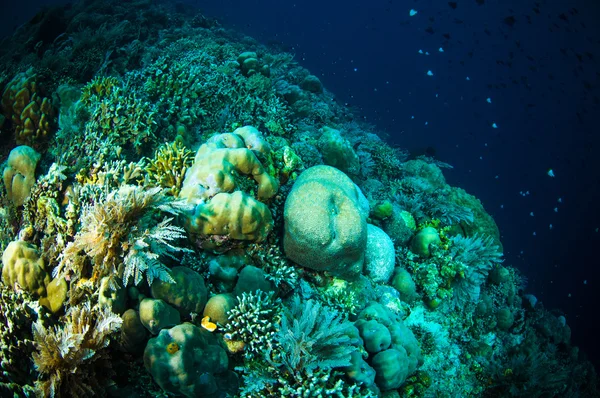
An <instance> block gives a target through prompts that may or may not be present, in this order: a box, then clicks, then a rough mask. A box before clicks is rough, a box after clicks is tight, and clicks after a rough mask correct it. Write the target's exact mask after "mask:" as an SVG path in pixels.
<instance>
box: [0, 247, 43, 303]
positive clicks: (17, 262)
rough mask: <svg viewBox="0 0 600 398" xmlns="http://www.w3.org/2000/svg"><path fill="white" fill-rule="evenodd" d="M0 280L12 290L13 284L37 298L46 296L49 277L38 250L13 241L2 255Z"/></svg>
mask: <svg viewBox="0 0 600 398" xmlns="http://www.w3.org/2000/svg"><path fill="white" fill-rule="evenodd" d="M2 280H3V281H4V283H5V284H6V285H8V286H10V287H12V288H14V286H15V284H18V285H19V287H20V288H21V289H23V290H25V291H27V292H29V293H32V294H35V295H37V296H38V297H45V296H46V285H48V283H50V275H48V273H47V272H46V269H45V265H44V260H43V259H42V257H41V256H40V253H39V251H38V249H37V248H36V247H35V246H34V245H32V244H30V243H27V242H24V241H20V240H17V241H13V242H10V243H9V244H8V246H7V247H6V249H5V250H4V253H2Z"/></svg>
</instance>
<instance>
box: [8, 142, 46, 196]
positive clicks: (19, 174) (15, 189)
mask: <svg viewBox="0 0 600 398" xmlns="http://www.w3.org/2000/svg"><path fill="white" fill-rule="evenodd" d="M40 157H41V155H40V154H39V153H37V152H36V151H35V149H33V148H31V147H28V146H26V145H21V146H18V147H16V148H14V149H13V150H12V151H10V154H9V155H8V161H7V167H6V168H5V169H4V173H3V178H4V186H6V191H7V195H8V199H10V200H11V201H12V202H13V204H14V205H15V206H17V207H18V206H22V205H23V203H25V200H26V199H27V198H28V197H29V194H30V193H31V190H32V189H33V185H34V184H35V168H36V167H37V164H38V162H39V160H40Z"/></svg>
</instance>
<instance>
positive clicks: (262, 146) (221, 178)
mask: <svg viewBox="0 0 600 398" xmlns="http://www.w3.org/2000/svg"><path fill="white" fill-rule="evenodd" d="M236 131H238V132H240V133H241V134H242V135H239V134H237V133H235V134H234V133H226V134H219V135H217V136H214V137H212V138H211V139H209V140H208V141H207V142H206V143H205V144H203V145H202V146H200V148H199V149H198V152H197V153H196V157H195V159H194V164H193V165H192V167H191V168H190V169H189V170H188V172H187V174H186V176H185V180H184V182H183V187H182V189H181V193H180V197H182V198H185V199H187V200H188V201H189V202H191V203H195V204H197V203H199V202H200V201H202V200H205V199H208V198H210V197H212V196H214V195H215V194H216V193H218V192H232V191H235V190H237V189H240V187H241V186H243V185H244V183H243V177H242V176H241V175H244V176H249V177H252V178H253V179H254V180H255V181H256V182H257V183H258V190H257V198H258V199H259V200H268V199H270V198H272V197H273V196H275V194H276V193H277V190H278V189H279V181H278V180H277V179H276V178H274V177H272V176H271V175H270V174H269V173H268V171H267V169H266V168H265V167H264V165H263V163H261V161H260V160H259V158H258V157H257V154H258V155H259V156H261V157H263V158H264V157H268V155H269V154H270V151H271V150H270V148H269V146H268V144H267V142H266V141H264V140H263V139H262V137H260V133H259V132H258V130H256V129H253V128H250V127H246V128H243V130H240V129H238V130H236ZM244 136H245V137H246V138H247V139H248V141H247V142H246V141H245V139H244ZM240 174H241V175H240Z"/></svg>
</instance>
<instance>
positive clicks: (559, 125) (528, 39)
mask: <svg viewBox="0 0 600 398" xmlns="http://www.w3.org/2000/svg"><path fill="white" fill-rule="evenodd" d="M479 2H481V1H479ZM479 2H478V1H476V0H463V1H460V0H459V1H456V5H457V7H456V9H453V8H452V7H451V6H450V5H449V4H448V2H447V1H433V0H428V1H424V0H423V1H421V0H420V1H416V0H415V1H392V0H370V1H364V0H344V1H337V0H329V1H324V0H320V1H317V0H301V1H297V2H293V1H282V0H261V1H252V0H243V1H242V0H219V1H212V0H211V1H191V0H188V3H192V4H197V5H198V6H199V7H200V8H201V9H202V10H203V11H204V12H205V13H206V14H207V15H208V16H214V17H218V18H220V19H221V21H222V23H223V25H224V26H226V27H233V28H235V29H237V30H240V31H242V32H244V33H246V34H248V35H250V36H254V37H256V38H257V39H259V40H261V41H263V42H279V43H280V44H281V45H282V46H283V47H284V48H286V49H287V51H290V52H293V53H295V54H296V60H297V61H299V62H300V63H301V64H302V65H304V66H305V67H307V68H308V69H310V70H311V71H312V72H313V73H314V74H316V75H318V76H319V77H320V78H321V80H322V81H323V83H324V85H325V87H326V88H327V89H328V90H330V91H331V92H333V93H334V94H335V95H336V96H337V97H338V99H339V100H340V101H341V102H344V103H347V104H348V105H349V106H353V107H356V108H358V109H359V110H360V112H361V115H362V116H364V118H365V119H366V121H368V122H370V123H373V124H375V125H376V126H377V127H378V128H379V129H380V130H382V131H385V132H386V133H387V134H388V135H389V138H388V140H389V141H391V142H394V143H397V144H399V145H400V146H402V147H404V148H408V149H410V150H413V151H418V150H420V149H422V148H425V147H427V146H433V147H435V149H436V151H437V157H438V158H439V159H440V160H443V161H445V162H448V163H450V164H452V165H453V166H454V167H455V168H454V169H453V170H450V171H446V172H445V174H446V176H447V179H448V182H449V183H450V184H452V185H457V186H460V187H462V188H464V189H466V190H467V191H468V192H470V193H472V194H474V195H476V196H477V197H478V198H480V199H481V200H482V202H483V203H484V206H485V207H486V209H487V210H488V212H489V213H491V214H492V215H493V216H494V218H495V220H496V222H497V223H498V226H499V228H500V231H501V233H502V239H503V243H504V248H505V256H506V263H507V264H510V265H514V266H516V267H518V268H519V269H521V270H522V271H523V273H524V274H525V275H526V276H527V278H528V279H529V286H528V290H529V291H530V292H531V293H533V294H535V295H536V296H537V297H538V298H539V299H541V300H542V301H543V302H544V303H545V305H546V306H547V307H553V308H560V309H561V310H562V311H564V313H565V314H566V318H567V322H568V324H569V325H571V327H572V329H573V340H574V342H575V343H576V344H578V345H580V346H582V348H584V350H585V351H587V352H588V353H589V354H590V355H591V356H593V358H592V359H593V360H594V361H595V362H596V364H598V358H600V349H598V348H595V347H598V346H600V345H599V344H597V342H596V339H597V336H598V335H599V334H600V326H598V324H600V322H598V320H597V319H596V318H595V317H596V314H597V313H598V305H600V279H599V275H600V272H599V269H600V261H599V260H598V249H599V248H600V232H598V228H600V211H599V210H598V204H599V203H598V202H600V195H599V192H600V160H599V159H598V157H597V155H596V151H597V149H598V145H599V140H600V139H599V133H598V132H599V130H598V125H597V123H598V119H599V117H600V111H599V104H598V102H599V99H598V97H599V96H600V93H599V89H598V83H599V79H600V74H599V70H600V68H599V62H600V51H599V49H600V41H599V40H600V33H599V30H598V29H599V28H598V23H597V22H596V21H600V6H599V5H598V4H599V2H597V1H583V0H576V1H572V0H570V1H566V0H562V1H559V0H555V1H551V2H548V1H539V2H534V1H530V0H523V1H490V0H486V1H485V2H484V4H483V5H479V4H478V3H479ZM54 3H56V2H54ZM13 7H19V8H20V10H17V11H14V10H11V9H8V10H5V9H3V17H7V18H8V21H9V22H8V23H5V24H0V29H3V30H0V33H6V32H8V31H10V29H11V27H13V26H14V24H15V23H20V22H24V21H25V20H26V19H27V18H28V17H30V16H32V15H33V14H34V12H35V11H36V10H37V8H38V7H37V6H34V5H32V2H29V3H28V2H24V3H20V4H18V5H14V6H13ZM411 8H413V9H416V10H417V11H418V14H417V15H416V16H414V17H410V16H409V10H410V9H411ZM509 16H513V18H514V23H513V24H512V25H511V24H509V23H507V22H510V20H505V18H506V17H509ZM2 22H4V21H2ZM428 28H431V29H428ZM428 30H429V31H430V32H432V33H430V32H428ZM444 34H449V35H450V39H447V38H445V37H444V36H443V35H444ZM439 47H442V48H443V49H444V52H443V53H442V52H439V51H438V49H439ZM419 49H422V50H423V51H428V52H429V53H430V55H421V54H419V53H418V50H419ZM428 70H431V71H432V72H433V73H434V76H427V74H426V72H427V71H428ZM467 76H468V77H469V78H470V80H467V79H466V78H467ZM488 97H489V98H491V100H492V103H491V104H489V103H487V102H486V98H488ZM412 116H414V119H412ZM426 122H427V124H426ZM494 122H495V123H497V124H498V126H499V128H498V129H493V128H492V127H491V125H492V123H494ZM550 168H552V169H553V170H554V173H555V174H556V177H555V178H551V177H549V176H548V175H547V171H548V169H550ZM526 191H529V193H530V194H529V195H526V196H522V195H520V193H519V192H526ZM559 198H562V203H559V202H558V200H559ZM555 207H556V208H557V210H558V211H557V212H555V211H554V208H555ZM531 212H533V216H531V215H530V213H531ZM550 224H552V228H550ZM534 233H535V235H534Z"/></svg>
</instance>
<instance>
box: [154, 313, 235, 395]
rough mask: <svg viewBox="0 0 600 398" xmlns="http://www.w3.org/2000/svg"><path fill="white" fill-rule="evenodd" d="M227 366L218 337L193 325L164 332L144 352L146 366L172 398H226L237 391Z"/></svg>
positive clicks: (224, 352) (223, 349)
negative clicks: (228, 394) (226, 394)
mask: <svg viewBox="0 0 600 398" xmlns="http://www.w3.org/2000/svg"><path fill="white" fill-rule="evenodd" d="M228 365H229V361H228V358H227V352H226V351H225V348H224V347H223V346H222V345H221V344H220V343H219V340H218V337H217V336H216V335H213V334H211V333H210V332H208V331H206V330H203V329H201V328H199V327H197V326H195V325H192V324H191V323H183V324H181V325H178V326H175V327H173V328H170V329H163V330H161V332H160V333H159V334H158V336H157V337H155V338H152V339H150V340H149V341H148V344H147V345H146V349H145V350H144V366H145V367H146V369H147V370H148V371H149V372H150V374H151V375H152V377H153V378H154V380H155V381H156V383H157V384H158V385H159V386H160V387H161V388H162V389H163V390H164V391H165V392H167V393H168V394H169V395H170V394H173V395H180V396H184V397H217V396H225V395H223V392H224V391H226V390H228V389H231V388H236V387H237V386H236V385H235V384H237V383H236V380H232V374H231V373H232V372H230V371H229V370H228Z"/></svg>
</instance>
